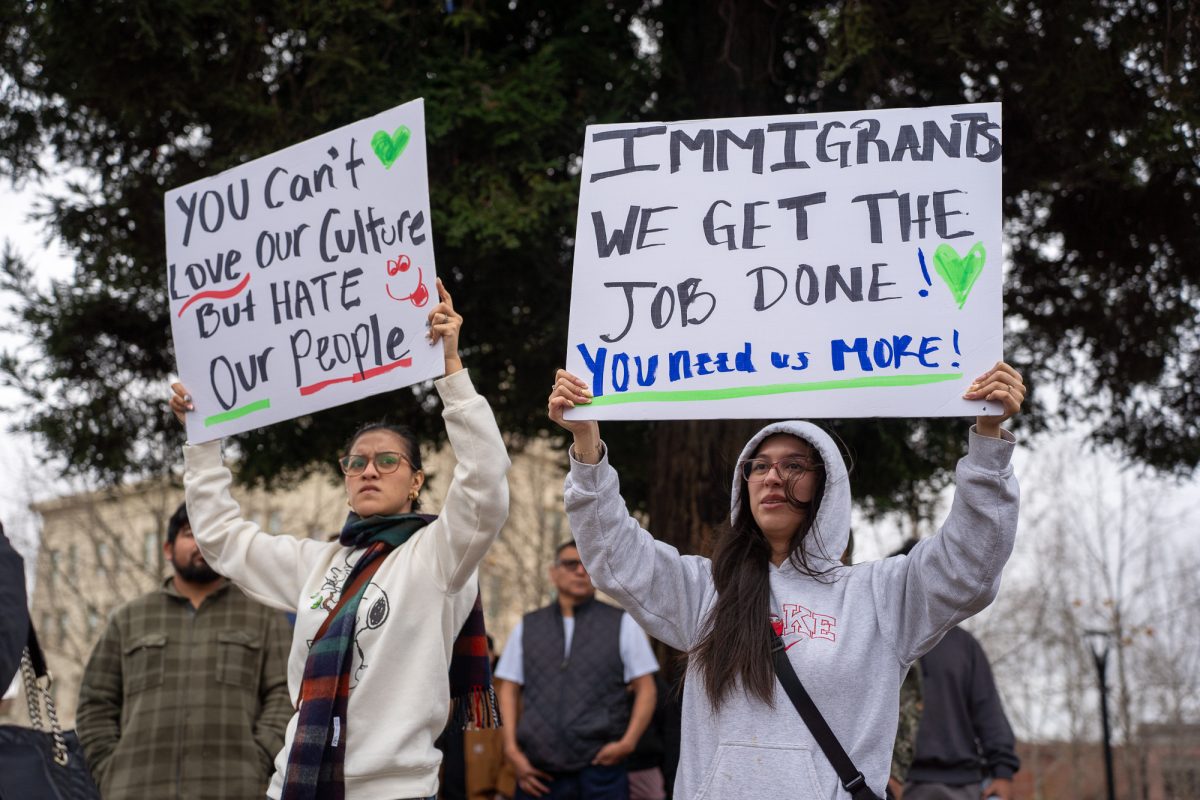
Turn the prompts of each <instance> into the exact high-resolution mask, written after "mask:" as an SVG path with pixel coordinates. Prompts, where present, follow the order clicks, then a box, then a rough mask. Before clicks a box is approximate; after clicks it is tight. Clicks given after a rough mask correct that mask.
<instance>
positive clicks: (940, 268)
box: [933, 242, 987, 308]
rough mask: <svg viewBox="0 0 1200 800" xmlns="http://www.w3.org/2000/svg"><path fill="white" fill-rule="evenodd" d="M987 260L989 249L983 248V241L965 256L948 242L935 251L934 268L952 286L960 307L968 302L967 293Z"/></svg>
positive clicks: (951, 288)
mask: <svg viewBox="0 0 1200 800" xmlns="http://www.w3.org/2000/svg"><path fill="white" fill-rule="evenodd" d="M986 260H987V251H986V250H984V249H983V242H976V243H975V246H974V247H972V248H971V249H970V250H968V251H967V254H966V255H965V256H959V254H958V251H957V250H955V249H954V248H953V247H951V246H950V245H948V244H941V245H938V249H937V250H935V251H934V252H933V268H934V269H936V270H937V274H938V275H940V276H942V280H943V281H945V282H946V286H948V287H950V292H951V293H952V294H953V295H954V299H955V300H956V301H957V302H958V307H959V308H962V307H963V306H964V305H965V304H966V302H967V295H969V294H970V293H971V287H972V286H974V285H975V281H976V279H977V278H978V277H979V275H980V273H982V272H983V262H984V261H986Z"/></svg>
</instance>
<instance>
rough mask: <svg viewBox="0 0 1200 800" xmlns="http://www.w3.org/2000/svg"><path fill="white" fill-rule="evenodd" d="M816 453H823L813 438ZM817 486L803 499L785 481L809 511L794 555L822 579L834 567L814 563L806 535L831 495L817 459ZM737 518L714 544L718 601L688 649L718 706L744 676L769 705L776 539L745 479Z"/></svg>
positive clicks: (804, 570) (790, 496)
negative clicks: (766, 529) (761, 520)
mask: <svg viewBox="0 0 1200 800" xmlns="http://www.w3.org/2000/svg"><path fill="white" fill-rule="evenodd" d="M806 444H809V448H810V450H811V456H810V457H811V458H812V459H814V460H815V459H817V458H819V456H820V454H819V453H818V451H817V448H816V447H813V446H812V445H811V444H810V443H808V442H806ZM813 469H814V470H815V471H816V474H817V485H816V487H815V489H814V491H813V497H812V500H810V501H807V502H805V501H802V500H798V499H797V498H796V497H795V495H794V493H793V492H794V489H793V486H792V485H791V484H787V483H785V484H784V493H785V495H786V496H787V501H788V504H789V505H790V506H791V507H792V508H794V509H796V510H798V511H802V512H803V513H804V519H803V521H801V523H800V525H799V527H797V528H796V532H795V533H794V534H792V539H791V541H790V542H788V560H789V561H791V562H792V566H794V567H795V568H796V570H797V571H799V572H800V573H801V574H803V575H808V576H810V577H814V578H818V579H821V578H823V577H824V576H825V575H826V574H827V573H828V571H829V570H827V569H818V568H817V567H815V566H814V565H813V564H811V563H810V562H809V556H808V553H806V552H805V549H804V540H805V538H806V537H807V536H808V535H809V534H810V533H813V534H814V535H817V536H818V537H819V533H818V532H817V531H816V519H817V512H818V511H819V510H820V508H821V498H822V496H823V495H824V494H825V467H824V465H822V464H820V463H816V464H815V465H814V467H813ZM739 480H741V489H742V490H741V492H740V498H739V500H738V509H737V514H736V515H734V519H735V521H734V523H733V524H732V525H730V526H729V527H728V528H727V529H725V530H724V531H723V532H722V533H721V535H720V536H719V538H718V539H717V543H716V547H715V548H714V549H713V557H712V572H713V584H714V586H715V587H716V590H717V602H716V604H715V605H714V606H713V608H712V611H711V612H710V613H709V615H708V618H707V619H706V620H705V622H704V627H703V633H702V635H701V637H700V641H699V642H697V643H696V646H695V647H693V648H692V650H691V652H690V653H688V657H689V659H691V660H692V661H693V662H694V663H695V665H696V667H697V669H698V670H699V672H700V675H701V676H702V678H703V680H704V691H705V693H706V694H707V695H708V700H709V702H710V703H711V704H712V706H713V708H714V709H719V708H720V707H721V704H722V703H723V702H724V701H725V700H726V699H727V698H728V696H729V695H730V694H731V693H732V692H733V691H734V689H735V688H736V686H737V684H738V681H739V680H740V681H741V685H742V688H743V690H744V691H745V692H746V693H747V694H749V695H750V696H752V697H757V698H758V699H759V700H762V701H763V702H764V703H766V704H768V705H774V703H775V671H774V668H773V667H772V665H771V630H770V627H769V622H770V613H771V585H770V573H769V569H768V565H769V564H770V561H771V544H770V542H768V541H767V537H766V536H764V535H763V532H762V530H760V529H759V527H758V523H757V522H755V521H754V515H753V514H752V513H751V511H750V492H749V488H748V487H747V485H746V481H745V479H744V478H740V479H739Z"/></svg>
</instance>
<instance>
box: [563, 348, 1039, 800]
mask: <svg viewBox="0 0 1200 800" xmlns="http://www.w3.org/2000/svg"><path fill="white" fill-rule="evenodd" d="M964 397H966V398H967V399H970V400H984V399H986V400H989V401H992V402H995V403H999V404H1001V405H1002V406H1003V408H1004V412H1003V413H1002V414H1000V415H999V416H989V417H978V418H977V419H976V424H975V426H974V427H973V428H972V429H971V431H970V434H969V437H970V440H969V445H968V451H967V455H966V456H965V457H964V458H963V459H962V460H961V461H959V463H958V468H957V471H956V488H955V495H954V503H953V506H952V507H951V510H950V514H949V516H948V517H947V518H946V521H945V523H944V524H943V525H942V527H941V529H940V530H939V532H938V534H937V535H936V536H933V537H930V538H928V539H925V540H922V541H921V542H920V543H919V544H918V545H917V546H916V547H914V548H913V550H912V552H911V553H910V554H909V555H908V556H898V557H895V558H889V559H885V560H883V561H875V562H871V563H866V564H857V565H855V566H851V567H847V566H843V565H842V564H841V563H840V562H839V561H838V557H839V556H840V555H841V553H842V551H843V550H844V549H845V546H846V542H847V539H848V537H849V532H850V506H851V500H850V481H849V476H848V474H847V471H846V466H845V464H844V462H843V460H842V457H841V454H840V452H839V451H838V449H837V446H836V445H835V443H834V442H833V440H832V439H830V437H829V435H828V434H827V433H825V431H823V430H821V429H820V428H818V427H817V426H815V425H812V424H811V423H808V422H798V421H793V422H778V423H774V424H771V425H768V426H767V427H765V428H763V429H762V430H761V431H759V432H758V433H757V434H756V435H755V436H753V437H752V438H751V439H750V441H748V442H747V443H746V446H745V447H744V448H743V450H742V453H741V456H740V457H739V459H738V467H737V470H736V471H735V473H734V476H733V494H732V502H731V510H730V521H731V525H730V528H729V529H728V530H727V531H725V532H724V533H723V534H722V535H721V536H720V537H719V540H718V542H717V545H716V547H715V550H714V553H713V557H712V558H711V559H708V558H701V557H699V556H682V555H680V554H679V552H678V551H677V550H676V549H675V548H673V547H671V546H669V545H667V544H664V543H662V542H658V541H655V539H654V537H652V536H651V535H650V534H649V533H648V532H647V531H645V530H644V529H642V528H641V526H640V525H639V524H638V523H637V521H636V520H635V519H634V518H633V517H632V516H631V515H630V514H629V511H628V509H627V507H626V505H625V502H624V501H623V500H622V499H621V495H620V486H619V484H618V480H617V473H616V470H614V469H613V468H612V467H611V466H609V463H608V458H607V453H606V452H605V448H604V445H603V442H602V441H601V439H600V431H599V425H598V424H597V423H596V422H594V421H572V420H566V419H564V417H563V412H564V411H565V410H566V409H568V408H572V407H574V406H575V405H577V404H586V403H587V402H589V401H590V392H589V390H588V387H587V384H586V383H585V382H584V381H582V380H580V379H579V378H577V377H575V376H574V375H572V374H571V373H569V372H566V371H565V370H560V371H559V372H558V375H557V377H556V380H555V384H554V388H553V391H552V392H551V395H550V399H549V413H550V418H551V419H552V420H554V421H555V422H556V423H558V424H559V425H561V426H562V427H564V428H565V429H567V430H568V431H570V432H571V434H572V435H573V436H574V444H573V446H572V448H571V471H570V474H569V475H568V476H567V481H566V489H565V503H566V510H567V515H568V517H569V518H570V523H571V530H572V532H573V533H574V534H575V540H576V542H577V543H578V545H579V552H580V554H581V555H582V558H583V561H584V563H585V564H586V566H587V570H588V572H589V573H590V574H591V576H592V580H593V581H594V582H595V584H596V586H597V587H599V588H600V589H602V590H603V591H605V592H606V593H608V594H609V595H611V596H612V597H613V598H615V599H616V600H617V602H619V603H620V604H621V605H622V606H623V607H624V608H625V609H626V610H627V611H628V612H629V613H630V614H631V615H632V616H633V617H634V618H635V619H636V620H637V621H638V623H639V624H640V625H641V626H642V627H643V628H644V629H645V630H646V632H647V633H649V634H650V635H652V636H654V637H655V638H657V639H660V640H661V641H663V642H665V643H666V644H668V645H670V646H671V647H674V648H676V649H677V650H681V651H684V652H686V653H688V655H689V659H688V676H687V677H688V679H687V681H686V684H685V688H684V694H683V723H682V731H683V736H682V741H681V743H680V759H679V769H678V773H677V775H676V782H675V797H676V798H678V799H679V800H762V798H771V799H772V800H785V798H786V799H788V800H790V799H792V798H795V799H796V800H826V799H827V800H845V798H846V797H848V795H847V793H846V791H845V790H844V789H843V788H842V786H841V784H840V782H839V780H838V777H837V774H836V772H835V771H834V769H833V767H832V766H831V765H830V763H829V761H828V760H827V759H826V758H825V756H824V755H823V753H822V752H821V750H820V748H819V747H818V745H817V743H816V741H815V739H814V738H813V736H812V734H811V733H809V731H808V729H807V727H806V726H805V725H804V722H803V721H802V720H801V719H800V716H799V715H798V714H797V712H796V710H795V708H794V707H793V705H792V704H791V702H790V701H789V700H788V698H787V696H786V695H785V694H784V692H783V689H782V687H781V686H780V685H779V683H778V681H776V679H775V673H774V670H773V667H772V662H771V643H772V641H773V637H774V634H776V633H777V634H779V635H780V636H781V637H782V639H783V642H784V646H785V647H786V649H787V654H788V657H789V660H790V662H791V664H792V667H793V668H794V669H795V671H796V674H797V675H799V677H800V680H801V681H802V682H803V684H804V686H805V688H806V689H807V690H808V693H809V694H810V695H811V697H812V699H813V701H814V703H815V704H816V706H817V708H818V709H820V711H821V713H822V715H823V716H824V717H825V719H826V720H827V721H828V723H829V726H830V727H831V728H832V729H833V732H834V734H835V735H836V736H837V738H838V740H839V741H840V742H841V744H842V746H843V747H844V748H845V750H846V752H847V753H849V755H850V758H851V759H852V760H853V761H854V763H855V764H856V766H857V767H858V768H859V769H860V770H861V771H862V773H863V775H864V776H865V777H866V782H867V784H868V786H870V788H871V789H872V790H874V791H875V793H876V794H878V795H879V796H881V797H882V796H883V794H884V787H885V785H886V784H887V777H888V768H889V765H890V762H891V752H892V744H893V741H894V739H895V735H896V722H897V717H898V697H899V692H900V683H901V681H902V680H903V678H904V675H905V673H906V672H907V671H908V668H909V665H911V664H912V663H913V662H914V661H916V660H917V659H918V658H919V657H920V656H921V655H922V654H923V653H925V652H926V651H927V650H929V649H930V648H931V647H933V646H934V645H935V644H936V643H937V642H938V640H939V639H940V638H941V637H942V635H943V634H944V633H945V632H946V631H947V630H949V629H950V628H952V627H954V626H955V625H957V624H958V623H959V622H962V621H963V620H964V619H966V618H967V617H969V616H971V615H973V614H976V613H978V612H979V611H980V610H981V609H983V608H984V607H986V606H987V605H988V603H990V602H991V601H992V599H993V598H994V597H995V596H996V592H997V590H998V589H999V584H1000V571H1001V569H1002V568H1003V566H1004V563H1005V562H1006V561H1007V560H1008V556H1009V554H1010V553H1011V552H1012V547H1013V540H1014V538H1015V535H1016V528H1017V506H1018V492H1017V482H1016V479H1015V477H1014V476H1013V472H1012V467H1011V466H1010V465H1009V459H1010V457H1011V454H1012V449H1013V446H1014V444H1015V440H1014V438H1013V437H1012V435H1011V434H1009V433H1008V432H1007V431H1004V430H1002V429H1001V427H1000V425H1001V424H1002V423H1003V422H1004V421H1005V420H1007V419H1008V418H1010V417H1012V416H1013V415H1014V414H1015V413H1017V411H1019V410H1020V407H1021V403H1022V401H1023V400H1024V397H1025V386H1024V384H1023V383H1022V381H1021V376H1020V375H1019V374H1018V373H1017V372H1016V371H1015V370H1014V369H1013V368H1012V367H1010V366H1008V365H1007V364H1003V363H1000V364H997V365H996V366H995V367H994V368H992V369H991V370H989V371H988V372H987V373H985V374H984V375H981V376H980V377H979V378H978V379H977V380H976V381H975V382H974V383H973V384H972V385H971V388H970V390H969V391H968V392H967V393H966V394H965V395H964ZM772 628H774V631H772Z"/></svg>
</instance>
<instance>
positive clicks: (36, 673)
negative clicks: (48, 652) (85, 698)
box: [0, 623, 100, 800]
mask: <svg viewBox="0 0 1200 800" xmlns="http://www.w3.org/2000/svg"><path fill="white" fill-rule="evenodd" d="M21 675H22V676H23V677H24V679H25V702H26V703H28V704H29V721H30V722H31V723H32V724H33V727H32V728H24V727H21V726H19V725H0V800H100V792H99V790H97V789H96V784H95V783H93V782H92V776H91V773H90V772H88V768H87V764H86V763H85V762H84V759H83V748H82V747H80V745H79V739H77V738H76V737H75V732H74V731H64V730H63V729H62V727H61V726H60V725H59V724H58V712H57V711H55V708H54V699H53V698H52V697H51V696H50V673H49V672H48V671H47V670H46V658H45V656H43V655H42V648H41V647H39V646H38V640H37V634H36V633H34V631H33V623H30V625H29V639H28V644H27V645H26V647H25V652H23V653H22V654H21ZM43 706H44V707H45V709H46V716H47V717H48V718H49V721H50V724H49V726H47V725H45V724H44V723H43V722H42V707H43ZM47 728H48V729H47Z"/></svg>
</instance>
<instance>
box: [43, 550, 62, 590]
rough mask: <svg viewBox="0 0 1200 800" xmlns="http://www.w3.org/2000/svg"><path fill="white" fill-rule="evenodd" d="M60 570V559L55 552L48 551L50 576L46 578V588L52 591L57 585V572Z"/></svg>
mask: <svg viewBox="0 0 1200 800" xmlns="http://www.w3.org/2000/svg"><path fill="white" fill-rule="evenodd" d="M61 569H62V557H61V556H60V555H59V553H58V551H57V550H51V551H50V574H49V575H47V576H46V588H47V589H49V590H50V591H52V592H53V591H54V589H55V587H56V586H57V585H58V583H57V582H58V572H59V570H61Z"/></svg>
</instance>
